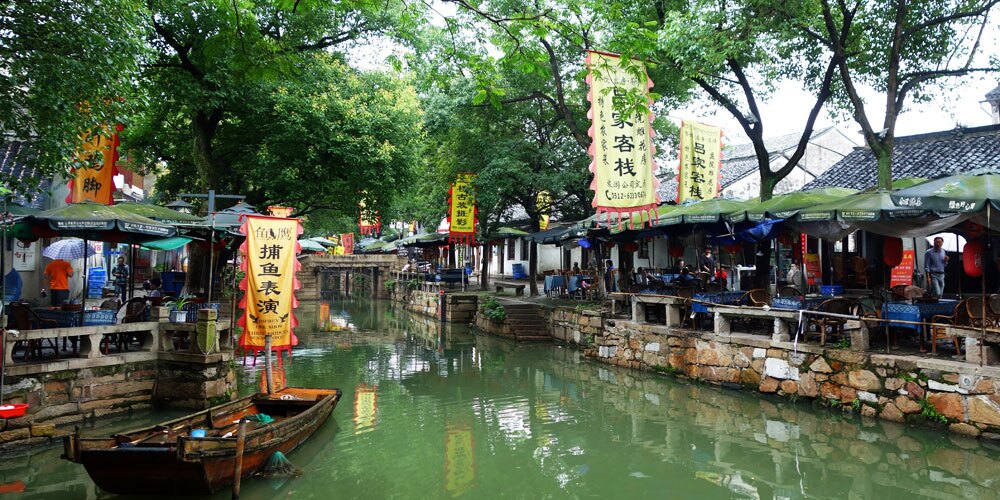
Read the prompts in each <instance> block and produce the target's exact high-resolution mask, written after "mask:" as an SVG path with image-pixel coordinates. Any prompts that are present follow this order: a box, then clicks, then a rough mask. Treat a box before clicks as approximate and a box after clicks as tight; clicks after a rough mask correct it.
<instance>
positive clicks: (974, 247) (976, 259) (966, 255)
mask: <svg viewBox="0 0 1000 500" xmlns="http://www.w3.org/2000/svg"><path fill="white" fill-rule="evenodd" d="M962 268H963V269H965V274H966V275H968V276H969V277H972V278H978V277H980V276H982V275H983V242H982V241H979V240H975V241H970V242H968V243H966V244H965V247H964V248H962Z"/></svg>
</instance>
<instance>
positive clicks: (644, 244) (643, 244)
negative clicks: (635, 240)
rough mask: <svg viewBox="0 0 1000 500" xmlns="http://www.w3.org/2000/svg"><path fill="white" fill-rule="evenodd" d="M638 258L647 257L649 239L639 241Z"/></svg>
mask: <svg viewBox="0 0 1000 500" xmlns="http://www.w3.org/2000/svg"><path fill="white" fill-rule="evenodd" d="M639 258H640V259H648V258H649V240H641V241H639Z"/></svg>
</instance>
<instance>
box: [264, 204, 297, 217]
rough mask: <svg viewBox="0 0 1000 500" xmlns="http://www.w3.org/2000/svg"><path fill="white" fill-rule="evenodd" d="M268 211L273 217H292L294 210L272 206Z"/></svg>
mask: <svg viewBox="0 0 1000 500" xmlns="http://www.w3.org/2000/svg"><path fill="white" fill-rule="evenodd" d="M267 211H268V212H269V213H270V214H271V217H291V216H292V211H293V210H292V207H279V206H274V205H272V206H270V207H267Z"/></svg>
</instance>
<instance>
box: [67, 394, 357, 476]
mask: <svg viewBox="0 0 1000 500" xmlns="http://www.w3.org/2000/svg"><path fill="white" fill-rule="evenodd" d="M340 396H341V392H340V390H339V389H304V388H296V387H288V388H285V389H282V390H280V391H277V392H275V393H274V394H271V395H268V394H257V395H255V396H248V397H245V398H242V399H238V400H236V401H232V402H230V403H226V404H223V405H219V406H215V407H213V408H209V409H207V410H203V411H200V412H198V413H193V414H191V415H188V416H186V417H182V418H178V419H175V420H171V421H169V422H164V423H162V424H160V425H156V426H153V427H148V428H145V429H140V430H136V431H133V432H128V433H122V434H115V435H113V436H111V437H110V438H85V437H81V436H80V435H79V432H74V433H72V434H71V435H69V436H66V437H65V438H64V439H63V448H64V451H65V453H64V455H63V458H64V459H67V460H70V461H72V462H76V463H79V464H83V466H84V467H85V468H86V469H87V473H88V474H90V477H91V479H93V480H94V482H95V483H97V486H98V487H100V488H101V489H102V490H105V491H108V492H111V493H120V494H140V495H142V494H146V495H148V494H185V495H187V494H210V493H213V492H215V491H218V490H220V489H222V488H225V487H227V486H229V485H232V484H233V482H234V480H235V473H234V465H235V459H236V440H237V438H236V436H237V430H238V428H239V421H240V420H241V419H242V418H244V417H248V416H250V415H254V414H258V413H262V414H265V415H268V416H270V417H272V418H273V419H274V421H273V422H270V423H266V424H265V423H260V422H254V421H250V422H249V423H248V425H247V431H246V438H245V444H244V450H243V469H242V474H241V476H242V477H248V476H252V475H253V474H255V473H257V472H258V471H260V470H261V468H263V466H264V465H265V464H266V463H267V460H268V459H269V458H270V457H271V455H273V454H274V453H275V452H277V451H280V452H282V453H285V454H287V453H288V452H290V451H292V450H293V449H295V447H296V446H298V445H299V444H300V443H302V442H303V441H305V440H306V439H308V438H309V436H310V435H312V433H313V432H314V431H315V430H316V429H318V428H319V427H320V426H321V425H323V423H324V422H326V419H327V418H328V417H329V416H330V413H332V412H333V409H334V408H336V406H337V402H339V401H340ZM200 430H204V432H205V437H194V436H192V435H191V434H192V431H198V432H195V434H200V433H201V432H200Z"/></svg>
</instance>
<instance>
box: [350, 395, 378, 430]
mask: <svg viewBox="0 0 1000 500" xmlns="http://www.w3.org/2000/svg"><path fill="white" fill-rule="evenodd" d="M377 416H378V387H377V386H374V385H367V384H358V385H357V387H355V388H354V428H355V430H357V431H358V432H369V431H373V430H375V424H376V417H377Z"/></svg>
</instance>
